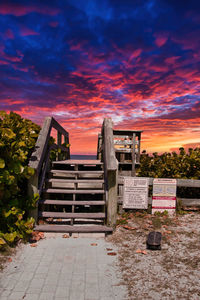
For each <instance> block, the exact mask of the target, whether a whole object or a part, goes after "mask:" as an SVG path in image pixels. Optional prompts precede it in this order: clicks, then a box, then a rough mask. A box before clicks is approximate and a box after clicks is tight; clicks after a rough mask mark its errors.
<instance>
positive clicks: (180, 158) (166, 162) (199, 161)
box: [137, 148, 200, 198]
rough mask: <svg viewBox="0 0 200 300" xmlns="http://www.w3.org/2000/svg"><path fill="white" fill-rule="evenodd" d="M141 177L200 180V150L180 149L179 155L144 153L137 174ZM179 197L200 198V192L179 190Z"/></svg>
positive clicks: (193, 189)
mask: <svg viewBox="0 0 200 300" xmlns="http://www.w3.org/2000/svg"><path fill="white" fill-rule="evenodd" d="M137 174H138V176H140V177H153V178H181V179H200V148H195V149H191V148H190V149H189V150H188V152H186V151H185V150H184V148H180V149H179V153H176V152H172V153H163V154H161V155H158V153H153V155H149V154H147V153H146V151H143V152H142V154H141V159H140V166H139V168H138V172H137ZM178 195H179V197H183V198H199V197H200V191H199V189H196V188H186V187H179V188H178Z"/></svg>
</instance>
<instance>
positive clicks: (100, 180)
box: [47, 178, 104, 183]
mask: <svg viewBox="0 0 200 300" xmlns="http://www.w3.org/2000/svg"><path fill="white" fill-rule="evenodd" d="M47 182H52V183H104V180H103V179H91V180H90V179H56V178H51V179H48V180H47Z"/></svg>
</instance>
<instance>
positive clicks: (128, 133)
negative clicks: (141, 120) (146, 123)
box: [113, 129, 143, 136]
mask: <svg viewBox="0 0 200 300" xmlns="http://www.w3.org/2000/svg"><path fill="white" fill-rule="evenodd" d="M141 132H143V131H142V130H118V129H114V130H113V135H114V136H116V135H119V136H122V135H124V136H132V135H133V133H136V135H137V134H141Z"/></svg>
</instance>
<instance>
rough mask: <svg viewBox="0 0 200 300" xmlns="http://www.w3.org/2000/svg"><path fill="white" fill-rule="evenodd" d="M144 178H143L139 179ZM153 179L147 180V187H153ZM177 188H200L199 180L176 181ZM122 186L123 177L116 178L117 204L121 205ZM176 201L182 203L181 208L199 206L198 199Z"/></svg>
mask: <svg viewBox="0 0 200 300" xmlns="http://www.w3.org/2000/svg"><path fill="white" fill-rule="evenodd" d="M140 178H145V177H140ZM153 179H154V178H151V177H150V178H149V186H152V185H153ZM176 182H177V187H188V188H200V180H195V179H176ZM123 185H124V176H118V204H122V201H123ZM177 200H180V201H181V202H182V205H183V206H200V199H191V198H180V197H177ZM151 203H152V197H149V204H151Z"/></svg>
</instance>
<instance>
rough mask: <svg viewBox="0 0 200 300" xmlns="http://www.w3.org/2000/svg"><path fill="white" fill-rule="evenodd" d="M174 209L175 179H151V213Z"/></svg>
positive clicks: (170, 211) (170, 212)
mask: <svg viewBox="0 0 200 300" xmlns="http://www.w3.org/2000/svg"><path fill="white" fill-rule="evenodd" d="M165 210H166V211H167V212H168V214H170V215H172V214H174V213H175V211H176V179H169V178H155V179H154V180H153V197H152V214H154V213H155V212H164V211H165Z"/></svg>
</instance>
